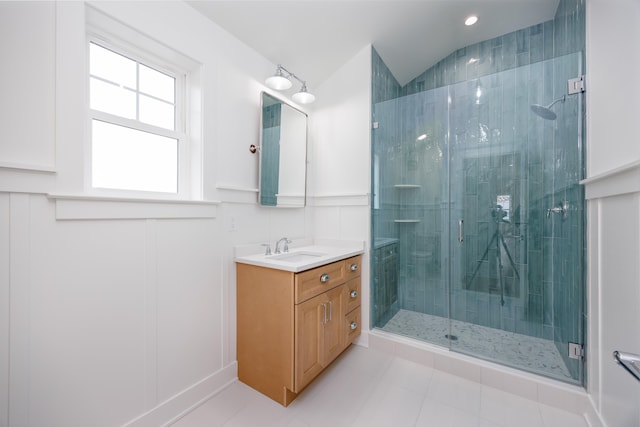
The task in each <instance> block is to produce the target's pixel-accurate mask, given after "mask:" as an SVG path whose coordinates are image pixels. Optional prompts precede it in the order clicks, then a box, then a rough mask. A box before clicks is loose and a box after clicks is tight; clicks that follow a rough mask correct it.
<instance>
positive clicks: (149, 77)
mask: <svg viewBox="0 0 640 427" xmlns="http://www.w3.org/2000/svg"><path fill="white" fill-rule="evenodd" d="M175 88H176V79H174V78H173V77H171V76H168V75H166V74H164V73H161V72H160V71H156V70H154V69H153V68H149V67H147V66H145V65H142V64H140V92H144V93H146V94H148V95H151V96H154V97H156V98H160V99H163V100H165V101H167V102H170V103H172V104H173V103H175Z"/></svg>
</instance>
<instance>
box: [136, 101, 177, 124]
mask: <svg viewBox="0 0 640 427" xmlns="http://www.w3.org/2000/svg"><path fill="white" fill-rule="evenodd" d="M140 121H141V122H143V123H148V124H150V125H155V126H159V127H161V128H165V129H171V130H175V114H174V106H173V104H167V103H166V102H162V101H158V100H157V99H153V98H149V97H148V96H144V95H140Z"/></svg>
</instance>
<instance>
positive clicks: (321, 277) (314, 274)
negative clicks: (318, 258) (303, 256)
mask: <svg viewBox="0 0 640 427" xmlns="http://www.w3.org/2000/svg"><path fill="white" fill-rule="evenodd" d="M345 265H346V264H345V262H344V261H337V262H334V263H331V264H327V265H323V266H322V267H318V268H314V269H312V270H307V271H303V272H302V273H298V274H296V279H295V286H296V291H295V303H296V304H299V303H301V302H303V301H306V300H308V299H309V298H313V297H314V296H316V295H319V294H321V293H322V292H325V291H328V290H329V289H332V288H334V287H336V286H338V285H340V284H342V283H344V281H345Z"/></svg>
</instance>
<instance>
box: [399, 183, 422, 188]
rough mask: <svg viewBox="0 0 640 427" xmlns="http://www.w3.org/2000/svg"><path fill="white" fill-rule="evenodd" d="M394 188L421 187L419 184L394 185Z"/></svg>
mask: <svg viewBox="0 0 640 427" xmlns="http://www.w3.org/2000/svg"><path fill="white" fill-rule="evenodd" d="M394 187H395V188H421V187H422V185H420V184H396V185H394Z"/></svg>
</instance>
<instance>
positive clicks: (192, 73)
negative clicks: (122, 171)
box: [85, 7, 202, 200]
mask: <svg viewBox="0 0 640 427" xmlns="http://www.w3.org/2000/svg"><path fill="white" fill-rule="evenodd" d="M86 12H87V38H86V43H85V46H86V58H87V60H86V64H87V65H86V66H87V68H86V73H85V75H86V88H87V89H86V90H87V101H86V102H87V112H88V114H87V127H86V135H87V144H86V148H87V149H86V151H85V154H86V155H85V191H86V192H87V193H88V194H91V195H95V196H107V197H123V198H150V199H167V200H174V199H176V200H202V165H201V163H202V160H201V157H202V152H201V146H202V144H201V140H202V130H201V122H202V120H201V117H200V116H199V114H200V112H201V111H202V108H201V107H200V106H199V105H197V104H195V102H197V101H196V100H199V99H200V98H201V97H200V96H198V94H196V93H195V92H196V91H199V90H200V88H201V87H202V86H201V84H200V76H201V70H200V64H198V63H196V62H195V61H193V60H191V59H190V58H187V57H185V56H184V55H182V54H181V53H179V52H176V51H175V50H173V49H170V48H168V47H167V46H165V45H163V44H161V43H159V42H157V41H155V40H153V39H151V38H150V37H147V36H145V35H143V34H141V33H139V32H138V31H136V30H135V29H133V28H130V27H128V26H126V25H124V24H122V23H120V22H118V21H116V20H114V19H112V18H110V17H108V16H107V15H104V14H103V13H102V12H99V11H97V10H96V9H93V8H91V7H87V10H86ZM91 43H95V44H97V45H99V46H101V47H103V48H106V49H109V50H111V51H113V52H115V53H118V54H120V55H123V56H125V57H127V58H130V59H132V60H134V61H136V62H139V63H141V64H144V65H146V66H148V67H150V68H153V69H155V70H157V71H160V72H162V73H165V74H167V75H170V76H172V77H174V78H175V79H176V80H175V82H176V90H175V91H176V96H175V104H174V105H175V130H170V129H165V128H161V127H158V126H155V125H150V124H146V123H143V122H140V121H138V120H132V119H128V118H124V117H120V116H116V115H113V114H110V113H105V112H102V111H97V110H93V109H91V108H90V104H89V99H90V98H89V97H90V72H89V58H90V57H89V49H90V44H91ZM194 95H195V96H194ZM93 120H100V121H103V122H106V123H111V124H114V125H118V126H125V127H128V128H132V129H137V130H141V131H143V132H150V133H152V134H157V135H162V136H167V137H169V138H175V139H177V141H178V165H177V167H178V173H177V177H176V179H177V180H178V185H177V192H176V193H168V192H156V191H139V190H128V189H111V188H96V187H93V184H92V161H93V160H92V155H93V150H92V147H93V141H92V140H93V138H92V131H91V129H92V123H93Z"/></svg>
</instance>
